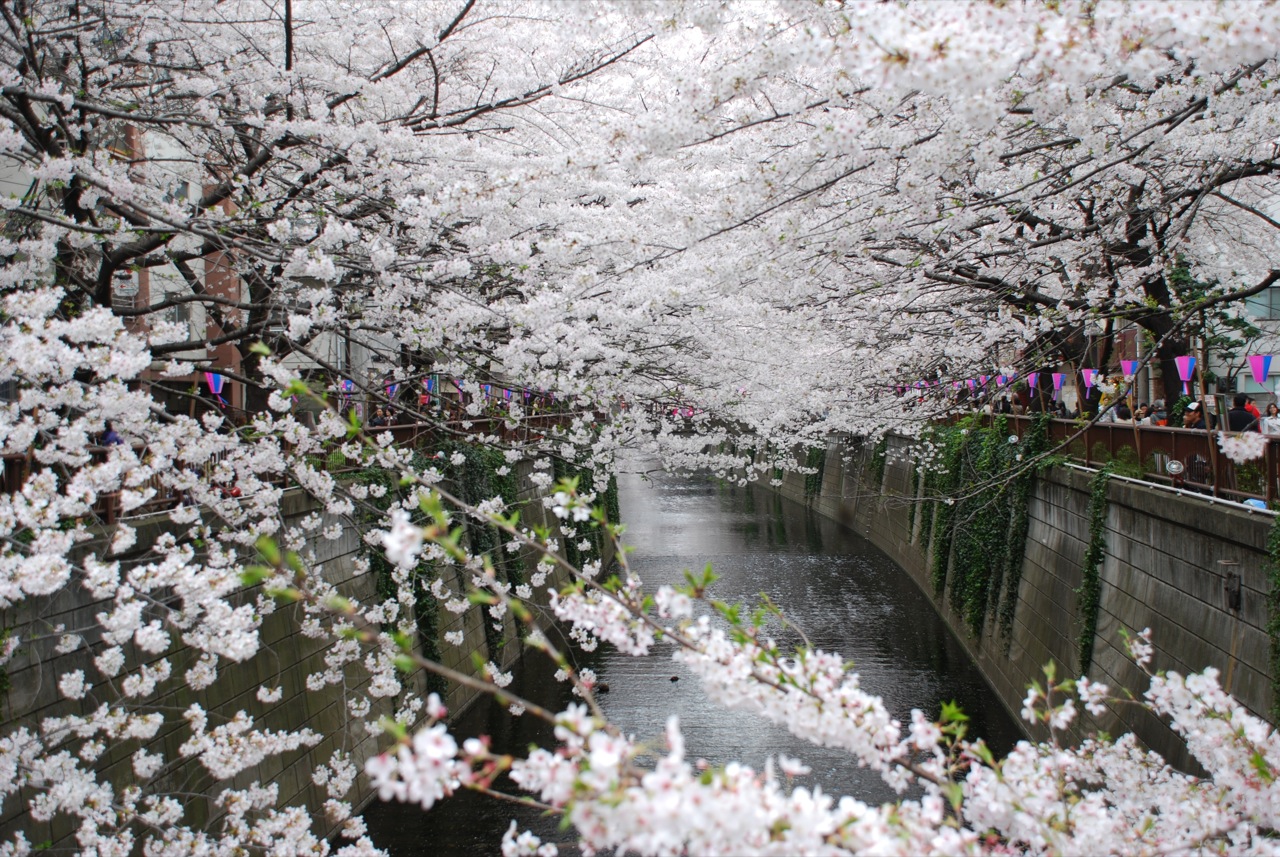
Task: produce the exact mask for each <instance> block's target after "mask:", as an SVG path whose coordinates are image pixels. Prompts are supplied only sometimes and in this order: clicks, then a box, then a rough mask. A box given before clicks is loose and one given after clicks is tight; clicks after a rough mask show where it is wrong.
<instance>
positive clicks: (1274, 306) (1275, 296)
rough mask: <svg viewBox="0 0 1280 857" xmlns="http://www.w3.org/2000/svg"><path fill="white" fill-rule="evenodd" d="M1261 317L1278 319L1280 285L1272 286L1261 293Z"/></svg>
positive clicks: (1279, 314)
mask: <svg viewBox="0 0 1280 857" xmlns="http://www.w3.org/2000/svg"><path fill="white" fill-rule="evenodd" d="M1259 297H1260V298H1262V311H1263V316H1262V317H1263V318H1274V319H1280V286H1272V287H1271V288H1269V289H1267V290H1266V291H1265V292H1263V293H1262V294H1261V295H1259Z"/></svg>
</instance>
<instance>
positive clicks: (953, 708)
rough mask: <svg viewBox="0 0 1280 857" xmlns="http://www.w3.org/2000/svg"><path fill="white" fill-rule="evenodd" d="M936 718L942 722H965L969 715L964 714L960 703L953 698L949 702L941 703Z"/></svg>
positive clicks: (967, 720)
mask: <svg viewBox="0 0 1280 857" xmlns="http://www.w3.org/2000/svg"><path fill="white" fill-rule="evenodd" d="M938 719H939V720H941V721H942V722H943V723H967V722H969V715H967V714H965V713H964V711H963V710H962V709H961V708H960V705H959V704H958V703H957V702H956V701H955V700H954V699H953V700H951V701H950V702H944V703H942V713H941V714H940V715H938Z"/></svg>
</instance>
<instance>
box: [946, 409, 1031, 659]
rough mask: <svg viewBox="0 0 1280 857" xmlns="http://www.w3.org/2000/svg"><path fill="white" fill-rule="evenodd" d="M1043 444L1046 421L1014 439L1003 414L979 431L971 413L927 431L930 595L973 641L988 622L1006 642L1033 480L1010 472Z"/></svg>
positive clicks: (978, 420)
mask: <svg viewBox="0 0 1280 857" xmlns="http://www.w3.org/2000/svg"><path fill="white" fill-rule="evenodd" d="M1047 439H1048V422H1047V418H1042V419H1038V420H1036V421H1035V422H1034V423H1033V425H1032V428H1031V430H1030V431H1028V432H1027V434H1026V436H1025V437H1024V438H1022V439H1021V440H1020V441H1019V440H1018V439H1017V438H1015V437H1013V436H1011V435H1010V434H1009V426H1008V423H1007V421H1006V420H1005V419H1004V418H1003V417H999V416H997V417H996V418H995V419H994V420H992V424H991V425H990V426H984V425H982V418H981V417H980V416H976V415H975V416H974V417H970V418H967V419H965V420H961V421H960V422H958V423H956V424H955V425H952V426H937V427H934V428H933V429H931V430H930V432H929V435H928V437H927V440H928V441H929V442H930V443H931V444H932V445H933V447H934V449H935V450H936V451H937V453H938V458H937V462H938V465H939V466H938V467H934V468H931V469H929V470H928V471H926V473H925V477H924V478H925V489H924V490H925V495H926V496H928V497H933V498H937V499H935V500H934V502H933V503H932V504H931V507H932V508H931V509H930V512H931V515H930V518H929V521H928V522H929V525H930V527H929V531H930V538H929V542H930V544H931V545H932V554H931V556H930V572H931V578H932V582H933V587H934V592H935V593H936V594H937V595H938V596H939V597H941V596H943V595H944V593H945V594H947V595H948V600H949V603H950V604H951V606H952V608H953V609H955V610H956V612H957V613H959V614H960V615H961V616H963V617H964V620H965V624H966V625H967V626H968V628H969V630H970V632H971V633H972V634H974V635H975V636H977V635H979V634H981V633H982V631H983V629H984V627H985V626H986V622H987V620H988V618H992V617H998V619H999V627H1000V634H1001V636H1002V637H1003V638H1004V639H1005V640H1006V641H1008V640H1009V639H1010V638H1011V636H1012V627H1013V616H1014V611H1015V609H1016V607H1017V597H1018V585H1019V583H1020V582H1021V576H1022V559H1023V555H1024V553H1025V550H1026V540H1027V532H1028V529H1029V519H1028V506H1029V503H1030V498H1031V491H1032V483H1033V480H1034V478H1035V471H1034V470H1031V469H1022V470H1019V469H1018V468H1019V465H1020V464H1021V462H1022V461H1025V460H1029V459H1030V458H1032V457H1034V456H1037V455H1039V454H1040V453H1041V452H1042V451H1043V450H1044V449H1045V446H1046V443H1047ZM1011 441H1012V442H1011ZM1015 471H1018V472H1017V475H1015V476H1013V477H1012V478H1008V477H1007V476H1006V475H1007V474H1010V473H1014V472H1015Z"/></svg>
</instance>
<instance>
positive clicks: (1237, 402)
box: [1227, 393, 1259, 431]
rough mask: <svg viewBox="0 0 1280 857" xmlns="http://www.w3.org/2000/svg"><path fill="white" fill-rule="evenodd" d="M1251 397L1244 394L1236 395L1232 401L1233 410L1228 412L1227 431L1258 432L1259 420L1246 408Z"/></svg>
mask: <svg viewBox="0 0 1280 857" xmlns="http://www.w3.org/2000/svg"><path fill="white" fill-rule="evenodd" d="M1248 403H1249V397H1248V396H1246V395H1245V394H1244V393H1236V396H1235V398H1234V399H1232V400H1231V410H1229V411H1227V429H1228V430H1230V431H1258V430H1259V429H1258V419H1257V417H1255V416H1254V415H1253V414H1251V413H1249V410H1248V408H1246V407H1245V405H1247V404H1248Z"/></svg>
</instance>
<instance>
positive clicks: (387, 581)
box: [354, 468, 448, 694]
mask: <svg viewBox="0 0 1280 857" xmlns="http://www.w3.org/2000/svg"><path fill="white" fill-rule="evenodd" d="M354 479H355V481H357V482H359V483H361V484H363V485H366V486H369V487H374V486H379V487H381V488H382V489H383V490H384V492H385V493H383V494H382V495H381V496H380V497H374V496H372V495H370V496H369V497H368V498H366V500H365V502H366V503H367V504H368V506H367V507H366V508H365V511H364V512H363V513H362V515H361V518H362V523H361V530H362V531H364V530H366V529H368V528H370V527H372V526H374V525H376V523H378V522H380V521H381V519H382V513H384V512H386V510H387V509H389V508H391V503H392V502H393V501H394V500H397V499H399V498H400V497H401V491H400V481H399V479H398V477H397V475H396V474H395V473H392V472H391V471H390V470H384V469H380V468H370V469H367V470H362V471H360V472H359V473H357V474H356V475H355V477H354ZM414 519H415V520H416V522H417V523H425V517H424V516H423V515H422V513H421V512H417V511H415V512H414ZM360 554H361V556H362V557H363V558H364V560H365V562H367V563H368V564H369V572H370V573H371V574H372V575H373V579H374V588H375V591H376V592H377V594H378V598H379V599H381V600H382V601H386V600H388V599H392V600H394V599H397V598H398V597H399V591H398V588H397V586H396V582H395V579H394V577H393V576H392V575H393V572H394V568H393V567H392V565H391V563H390V562H389V561H388V560H387V556H386V554H385V553H384V552H383V551H381V550H378V549H376V548H374V547H372V546H370V545H369V544H368V543H367V542H365V541H364V540H363V539H361V541H360ZM435 578H436V569H435V566H433V565H432V564H431V563H429V562H421V563H419V564H418V565H417V567H415V568H414V569H413V571H412V572H411V573H410V586H411V587H412V591H413V618H414V626H415V629H416V630H417V636H418V651H419V652H420V653H421V654H422V656H423V657H425V658H429V659H431V660H434V661H437V662H438V661H439V660H440V658H441V657H442V656H443V653H442V652H441V650H440V604H439V601H438V600H437V599H436V597H435V596H434V595H432V594H431V583H432V582H433V581H434V580H435ZM388 630H390V629H388ZM447 689H448V687H447V684H446V682H445V680H444V679H443V678H441V677H440V676H437V675H434V674H428V675H427V691H428V692H435V693H440V694H443V693H444V692H445V691H446V690H447Z"/></svg>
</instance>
